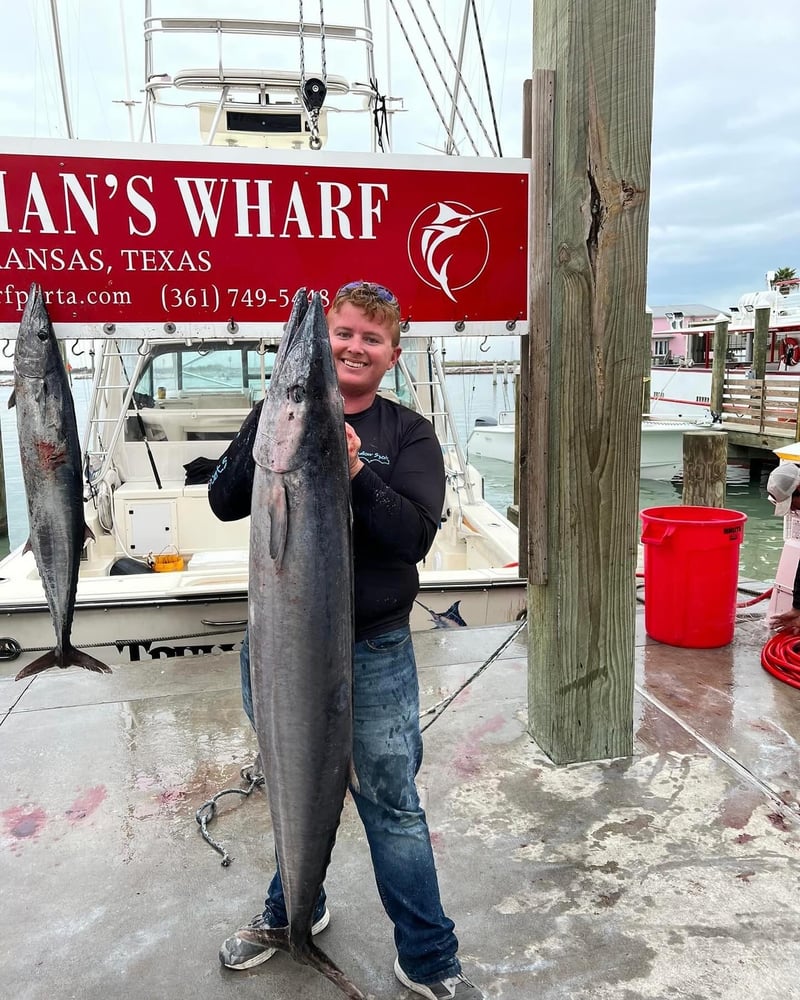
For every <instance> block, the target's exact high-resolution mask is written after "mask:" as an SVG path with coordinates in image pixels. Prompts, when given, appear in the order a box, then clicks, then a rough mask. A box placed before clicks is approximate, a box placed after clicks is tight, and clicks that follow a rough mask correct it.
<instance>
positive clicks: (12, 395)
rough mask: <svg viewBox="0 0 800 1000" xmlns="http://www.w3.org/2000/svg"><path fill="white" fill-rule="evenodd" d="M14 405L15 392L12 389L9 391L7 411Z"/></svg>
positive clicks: (15, 402) (15, 400) (15, 401)
mask: <svg viewBox="0 0 800 1000" xmlns="http://www.w3.org/2000/svg"><path fill="white" fill-rule="evenodd" d="M16 405H17V390H16V389H12V390H11V395H10V396H9V397H8V408H9V410H10V409H11V407H12V406H16Z"/></svg>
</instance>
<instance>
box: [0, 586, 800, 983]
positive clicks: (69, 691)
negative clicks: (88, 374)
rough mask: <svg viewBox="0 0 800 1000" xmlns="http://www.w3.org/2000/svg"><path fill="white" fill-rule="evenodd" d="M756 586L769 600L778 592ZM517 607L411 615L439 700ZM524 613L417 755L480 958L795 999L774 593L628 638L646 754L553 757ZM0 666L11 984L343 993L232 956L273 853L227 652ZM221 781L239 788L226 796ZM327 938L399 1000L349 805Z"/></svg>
mask: <svg viewBox="0 0 800 1000" xmlns="http://www.w3.org/2000/svg"><path fill="white" fill-rule="evenodd" d="M761 607H762V608H763V605H761ZM512 631H513V626H503V627H496V628H484V629H465V630H440V631H432V632H427V633H417V635H416V638H415V645H416V649H417V658H418V661H419V666H420V686H421V693H422V703H423V707H428V706H431V705H433V704H436V703H437V702H439V701H440V700H441V699H442V698H443V697H444V696H445V695H446V694H447V693H448V692H451V691H453V690H454V689H455V688H456V687H457V686H458V685H459V684H460V683H461V682H462V681H463V680H464V679H465V678H466V677H468V676H469V675H470V674H471V673H472V672H473V671H474V670H475V669H477V667H479V666H480V665H481V663H482V662H484V661H485V659H486V658H488V657H489V656H490V655H491V654H492V652H493V651H495V650H496V649H497V648H498V647H499V646H500V645H501V644H502V643H503V641H504V640H505V639H507V638H508V637H509V636H510V634H511V633H512ZM525 636H526V633H525V632H524V631H523V632H522V633H521V634H520V635H519V636H518V637H517V638H516V639H515V640H514V641H513V642H511V643H510V644H509V645H508V646H507V648H506V649H505V650H504V651H503V652H502V654H501V655H500V656H499V657H498V659H497V660H496V661H495V662H493V663H492V664H491V665H490V666H489V667H488V668H487V670H486V671H485V672H484V673H483V674H482V675H481V676H480V677H479V678H478V679H477V680H476V681H475V682H474V683H473V684H472V685H471V686H470V687H468V688H467V689H466V690H465V691H464V692H463V693H462V694H461V695H460V696H459V697H458V698H457V699H456V700H455V702H454V703H453V704H452V706H451V707H450V708H449V709H448V711H447V712H445V713H444V714H443V715H442V716H441V717H440V718H438V719H437V720H436V722H435V723H434V724H433V725H432V726H431V728H430V729H429V730H428V732H427V733H426V736H425V755H426V756H425V763H424V765H423V770H422V773H421V782H420V784H421V786H422V789H423V793H424V798H425V802H426V808H427V811H428V818H429V822H430V826H431V830H432V834H433V839H434V847H435V851H436V854H437V861H438V866H439V872H440V879H441V886H442V895H443V898H444V901H445V906H446V909H447V910H448V912H449V913H450V914H451V915H452V917H453V919H454V920H455V921H456V925H457V933H458V936H459V939H460V942H461V952H460V954H461V958H462V961H463V963H464V966H465V971H467V972H468V974H469V975H470V976H471V977H472V978H473V979H474V980H475V981H476V982H477V983H478V984H479V985H481V986H482V987H483V989H484V991H485V992H486V994H487V996H488V997H491V998H499V997H503V998H505V1000H533V998H537V1000H556V998H565V1000H566V998H570V1000H589V998H591V1000H606V998H608V1000H612V998H613V1000H645V998H657V1000H668V998H686V1000H710V998H722V1000H757V998H764V1000H766V998H769V1000H776V998H780V1000H786V998H790V997H800V933H799V930H800V903H799V902H798V899H799V897H800V855H799V853H798V848H799V847H800V807H799V806H798V795H800V754H798V739H800V691H798V690H795V689H794V688H791V687H789V686H787V685H785V684H782V683H781V682H780V681H777V680H775V679H774V678H772V677H771V676H770V675H768V674H767V673H765V672H764V671H763V670H762V669H761V666H760V663H759V652H760V649H761V646H762V644H763V641H764V639H765V638H766V631H765V628H764V625H763V614H762V613H761V612H756V613H755V614H751V615H750V616H749V617H743V618H741V619H740V621H739V623H738V625H737V630H736V637H735V640H734V642H733V644H732V645H730V646H728V647H725V648H723V649H718V650H705V651H703V650H686V649H678V648H675V647H671V646H663V645H659V644H658V643H654V642H651V641H649V640H647V639H646V638H645V636H644V629H643V623H642V620H641V616H640V619H639V622H638V638H637V646H636V661H637V696H636V704H635V745H636V750H635V755H634V756H633V757H631V758H628V759H620V760H613V761H603V762H599V763H591V764H580V765H571V766H567V767H556V766H554V765H553V764H552V762H551V761H550V760H549V759H548V758H547V757H546V756H545V755H544V754H543V753H542V751H541V750H540V749H539V748H538V747H537V746H536V744H535V743H534V742H533V741H532V739H531V738H530V736H529V735H528V733H527V732H526V721H527V709H526V647H525V642H526V638H525ZM13 673H14V669H13V664H5V665H3V667H2V674H1V675H0V759H2V777H0V898H1V899H2V907H0V936H1V937H2V960H1V964H0V972H1V979H0V982H2V994H3V996H5V997H8V998H9V1000H45V998H46V1000H54V998H55V1000H62V998H64V1000H68V998H75V1000H107V998H109V997H115V998H117V997H120V998H136V1000H139V998H147V1000H150V998H153V1000H161V998H169V1000H189V998H193V1000H194V998H197V997H203V998H205V1000H209V998H236V1000H246V998H250V997H252V998H256V997H258V998H264V997H269V998H275V1000H289V998H291V1000H295V998H299V997H303V998H307V1000H335V998H336V997H337V996H341V994H340V993H338V991H337V990H336V989H335V987H334V986H333V985H332V984H331V983H330V982H328V981H327V980H325V979H323V978H322V977H321V976H319V975H318V974H317V973H315V972H313V971H311V970H310V969H308V968H305V967H301V966H298V965H297V964H295V963H293V962H292V961H291V960H290V959H289V958H288V957H287V956H285V955H282V954H279V955H277V956H276V957H275V958H273V959H272V960H271V961H269V962H268V963H266V964H265V965H263V966H261V967H260V968H257V969H255V970H253V971H251V972H240V973H234V972H229V971H227V970H224V969H222V968H221V967H220V965H219V963H218V960H217V950H218V947H219V944H220V942H221V941H222V940H223V938H225V937H226V936H227V934H228V933H230V932H231V931H232V930H233V929H235V928H236V927H237V926H238V925H240V924H241V923H243V922H246V921H247V920H248V919H249V918H250V917H251V916H252V915H253V914H254V913H256V912H257V911H258V910H259V909H260V908H261V900H262V898H263V895H264V890H265V888H266V884H267V880H268V877H269V875H270V874H271V870H272V856H273V855H272V840H271V834H270V828H269V818H268V811H267V806H266V801H265V797H264V793H263V791H261V790H257V791H256V792H254V793H253V795H252V796H251V797H250V798H249V799H246V800H244V799H241V800H240V799H239V798H238V797H233V796H230V797H226V799H224V800H223V804H221V808H220V814H219V816H218V817H217V819H216V820H215V822H214V823H213V825H212V828H211V832H212V833H213V835H214V836H215V837H217V838H218V839H219V840H220V841H221V842H222V843H223V844H224V845H225V847H226V848H227V849H228V850H229V851H230V853H231V854H232V855H233V857H234V859H235V860H234V861H233V863H232V864H231V865H230V867H222V866H221V864H220V857H219V855H218V854H216V853H215V852H214V851H213V850H212V849H211V848H210V847H209V846H208V845H207V844H206V843H205V842H204V841H203V840H202V838H201V836H200V834H199V830H198V827H197V824H196V822H195V818H194V817H195V810H196V809H197V808H198V807H199V806H200V805H201V804H202V803H203V802H204V801H206V800H207V799H208V798H210V797H211V795H213V794H214V793H215V792H216V791H219V790H220V789H222V788H224V787H228V786H231V785H237V786H240V787H241V785H242V782H241V780H240V777H239V769H240V767H242V765H245V764H247V763H248V762H250V761H251V760H252V758H253V756H254V754H255V740H254V737H253V735H252V733H251V731H250V730H249V727H248V724H247V720H246V718H245V716H244V714H243V712H242V710H241V704H240V697H239V687H238V684H239V669H238V659H237V656H236V654H224V655H220V656H204V657H199V658H196V659H188V658H187V659H178V660H173V661H156V662H151V663H138V664H125V665H120V666H119V667H117V668H116V669H115V671H114V673H113V675H112V676H110V677H98V676H96V675H89V674H87V673H85V672H84V671H80V670H76V669H70V670H68V671H64V672H51V673H49V674H45V675H43V676H40V677H38V678H36V679H34V680H32V681H30V682H22V683H19V684H18V683H15V682H14V681H13V679H12V677H13ZM226 802H227V804H226ZM327 887H328V896H329V905H330V909H331V914H332V919H331V925H330V928H329V929H328V930H326V931H325V933H324V934H323V935H322V936H321V937H320V938H319V939H318V941H319V944H320V945H321V946H322V947H323V948H324V949H325V950H326V951H327V952H328V953H329V954H330V956H331V957H332V958H333V959H334V961H336V962H337V963H338V964H339V965H340V966H341V967H342V968H343V969H344V970H345V971H346V972H347V974H348V975H349V976H350V977H351V978H352V980H353V981H354V982H355V983H357V984H358V985H359V986H360V987H361V989H362V990H364V992H365V993H367V994H368V995H369V996H370V997H374V998H376V1000H408V998H410V997H411V996H412V994H409V993H407V991H405V990H404V989H403V988H402V987H401V986H400V984H399V983H398V982H397V981H396V980H395V978H394V975H393V973H392V963H393V960H394V948H393V944H392V934H391V925H390V924H389V922H388V920H387V918H386V917H385V915H384V913H383V910H382V908H381V905H380V902H379V899H378V894H377V891H376V889H375V887H374V882H373V880H372V870H371V866H370V862H369V858H368V853H367V848H366V843H365V840H364V836H363V833H362V829H361V826H360V823H359V821H358V817H357V815H356V813H355V809H354V807H353V804H352V802H351V801H350V800H349V799H348V801H347V803H346V805H345V811H344V817H343V822H342V826H341V828H340V832H339V836H338V840H337V844H336V848H335V851H334V855H333V861H332V864H331V868H330V871H329V877H328V882H327Z"/></svg>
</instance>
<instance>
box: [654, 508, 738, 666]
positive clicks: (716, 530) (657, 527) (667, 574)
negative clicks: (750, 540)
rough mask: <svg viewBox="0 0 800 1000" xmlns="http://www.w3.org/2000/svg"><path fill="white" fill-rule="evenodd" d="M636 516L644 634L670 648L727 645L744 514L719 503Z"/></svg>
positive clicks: (729, 635)
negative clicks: (641, 553)
mask: <svg viewBox="0 0 800 1000" xmlns="http://www.w3.org/2000/svg"><path fill="white" fill-rule="evenodd" d="M639 516H640V517H641V519H642V543H643V545H644V627H645V631H646V632H647V634H648V635H649V636H650V637H651V638H652V639H657V640H658V641H659V642H665V643H668V644H669V645H670V646H687V647H689V648H690V649H712V648H715V647H717V646H727V645H728V643H729V642H731V641H732V640H733V627H734V621H735V618H736V592H737V588H738V583H739V547H740V545H741V543H742V538H743V537H744V522H745V521H746V520H747V515H746V514H742V513H740V512H739V511H738V510H725V509H724V508H722V507H650V508H648V509H647V510H643V511H641V513H640V515H639Z"/></svg>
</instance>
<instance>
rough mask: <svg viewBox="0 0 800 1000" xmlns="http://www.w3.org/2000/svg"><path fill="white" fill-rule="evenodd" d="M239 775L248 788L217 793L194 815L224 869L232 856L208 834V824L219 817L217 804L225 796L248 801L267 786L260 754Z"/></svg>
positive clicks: (228, 789)
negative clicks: (238, 797) (239, 797)
mask: <svg viewBox="0 0 800 1000" xmlns="http://www.w3.org/2000/svg"><path fill="white" fill-rule="evenodd" d="M239 774H240V775H241V777H242V781H247V782H249V784H248V786H247V788H225V789H223V790H222V791H221V792H217V794H216V795H212V797H211V798H210V799H209V800H208V802H204V803H203V804H202V805H201V806H200V808H199V809H198V810H197V812H196V813H195V814H194V818H195V819H196V820H197V824H198V826H199V827H200V833H201V834H202V835H203V840H205V842H206V843H207V844H210V845H211V846H212V847H213V848H214V850H215V851H216V852H217V854H221V855H222V861H221V862H220V864H221V865H222V867H223V868H227V867H228V865H229V864H230V863H231V861H233V858H232V857H231V856H230V854H228V852H227V851H226V850H225V848H224V847H223V846H222V844H220V843H219V841H217V840H214V838H213V837H212V836H211V834H210V833H209V832H208V824H209V823H210V822H211V820H212V819H214V817H215V816H216V815H217V802H218V801H219V800H220V799H221V798H222V796H223V795H241V796H242V797H243V798H245V799H246V798H248V797H249V796H250V795H251V794H252V793H253V791H254V790H255V789H256V788H260V787H261V786H262V785H264V784H265V781H264V775H263V774H262V773H261V755H260V754H259V756H258V757H256V759H255V760H254V761H253V763H252V764H251V765H250V766H249V767H243V768H242V769H241V771H240V772H239Z"/></svg>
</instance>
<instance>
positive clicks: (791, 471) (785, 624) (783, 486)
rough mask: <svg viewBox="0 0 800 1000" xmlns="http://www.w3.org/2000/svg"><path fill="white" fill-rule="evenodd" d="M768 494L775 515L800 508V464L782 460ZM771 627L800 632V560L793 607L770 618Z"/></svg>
mask: <svg viewBox="0 0 800 1000" xmlns="http://www.w3.org/2000/svg"><path fill="white" fill-rule="evenodd" d="M767 496H768V498H769V501H770V503H772V504H774V505H775V516H776V517H786V515H787V514H788V513H789V512H790V511H793V510H800V466H798V465H795V463H794V462H781V464H780V465H779V466H777V468H775V469H773V470H772V472H770V474H769V479H768V480H767ZM769 624H770V627H771V628H774V629H776V630H778V631H780V632H793V633H795V634H797V633H800V562H798V564H797V572H796V574H795V578H794V586H793V588H792V607H791V608H790V610H789V611H784V612H783V614H780V615H775V616H774V617H773V618H772V619H771V620H770V623H769Z"/></svg>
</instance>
